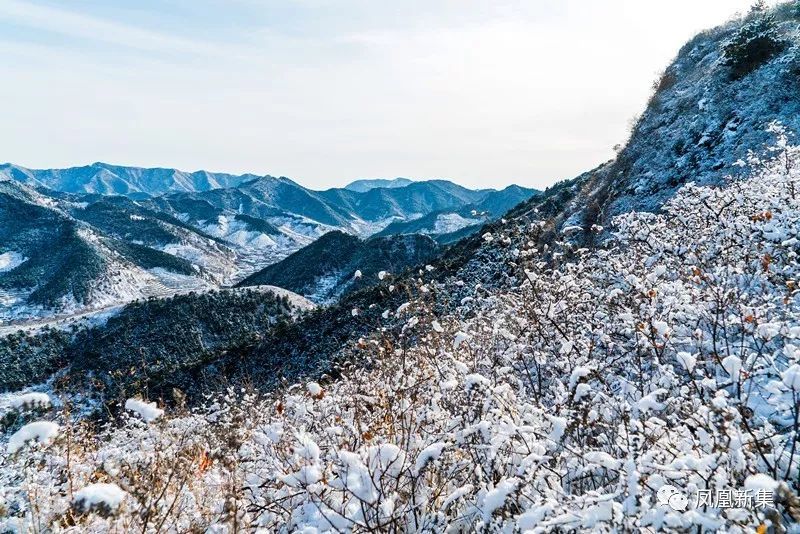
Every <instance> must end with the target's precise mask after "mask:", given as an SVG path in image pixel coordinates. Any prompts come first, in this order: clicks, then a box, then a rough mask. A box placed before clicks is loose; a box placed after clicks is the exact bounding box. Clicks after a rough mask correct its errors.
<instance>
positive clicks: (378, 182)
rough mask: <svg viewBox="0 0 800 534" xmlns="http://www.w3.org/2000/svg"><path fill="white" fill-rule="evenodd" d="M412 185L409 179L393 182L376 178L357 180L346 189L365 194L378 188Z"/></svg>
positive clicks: (393, 180) (398, 179)
mask: <svg viewBox="0 0 800 534" xmlns="http://www.w3.org/2000/svg"><path fill="white" fill-rule="evenodd" d="M412 183H413V180H409V179H408V178H393V179H391V180H389V179H386V178H374V179H364V180H355V181H353V182H350V183H349V184H347V185H346V186H344V188H345V189H349V190H350V191H357V192H359V193H364V192H365V191H369V190H370V189H375V188H377V187H387V188H394V187H405V186H407V185H411V184H412Z"/></svg>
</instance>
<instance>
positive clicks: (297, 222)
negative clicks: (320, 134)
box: [0, 165, 535, 321]
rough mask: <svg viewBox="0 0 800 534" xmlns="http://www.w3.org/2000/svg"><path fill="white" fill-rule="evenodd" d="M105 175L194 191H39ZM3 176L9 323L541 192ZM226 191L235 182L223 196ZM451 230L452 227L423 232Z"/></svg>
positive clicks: (191, 282)
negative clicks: (337, 237) (327, 239)
mask: <svg viewBox="0 0 800 534" xmlns="http://www.w3.org/2000/svg"><path fill="white" fill-rule="evenodd" d="M97 169H101V170H102V171H103V172H105V171H109V169H112V170H114V172H115V173H116V175H120V176H126V177H127V178H126V179H128V180H129V181H130V180H134V179H136V180H138V181H137V182H136V184H138V186H137V187H140V189H135V190H134V189H127V190H126V193H131V192H139V193H142V192H144V191H142V190H141V188H145V189H146V192H148V193H153V192H159V191H162V190H165V189H166V190H170V191H172V190H174V189H185V190H186V191H183V192H174V191H173V192H169V193H166V194H163V195H160V196H149V195H145V197H142V198H138V200H137V199H136V198H134V197H137V196H138V195H135V194H133V195H130V196H123V195H107V194H95V193H92V194H84V193H70V192H64V191H54V190H52V189H47V188H45V187H44V186H43V185H42V184H46V185H49V186H57V187H61V188H64V189H79V190H80V189H87V187H84V185H85V184H86V183H89V182H87V181H81V180H84V179H85V178H86V176H87V174H86V173H94V172H95V171H97ZM0 172H5V173H6V175H5V178H11V179H2V177H1V176H0V192H4V193H5V195H4V196H3V197H2V203H0V220H2V221H3V222H4V224H5V226H4V228H3V230H2V233H0V254H2V255H3V256H2V257H3V258H6V257H7V258H9V259H8V261H5V260H4V262H3V267H2V269H0V291H2V293H0V320H4V321H8V320H11V319H14V320H23V319H31V318H36V317H38V316H42V315H49V314H54V313H55V314H62V315H63V314H74V313H81V312H83V311H85V310H86V309H98V308H105V307H108V306H111V305H115V304H119V303H123V302H127V301H130V300H132V299H135V298H141V297H145V296H148V295H153V294H156V295H164V294H169V293H171V292H175V291H183V290H190V289H203V288H209V287H220V286H226V285H231V284H234V283H236V282H238V281H240V280H241V279H243V278H244V277H246V276H248V275H250V274H252V273H253V272H255V271H258V270H260V269H262V268H264V267H265V266H267V265H270V264H274V263H276V262H278V261H280V260H282V259H283V258H285V257H286V256H288V255H289V254H291V253H292V252H295V251H297V250H298V249H300V248H302V247H304V246H307V245H309V244H311V243H313V242H314V241H315V240H316V239H317V238H319V237H320V236H321V235H323V234H325V233H328V232H330V231H333V230H339V231H344V232H347V233H351V234H354V235H359V236H368V235H370V234H372V233H374V232H376V231H378V230H381V229H383V228H384V227H385V226H386V225H388V224H391V223H392V222H397V221H410V220H414V219H416V218H424V217H426V216H427V215H428V214H429V213H432V212H436V213H442V214H443V216H445V217H446V216H455V215H452V214H453V213H454V211H453V210H462V211H463V210H465V209H469V207H471V206H478V207H479V208H480V206H481V203H482V202H487V203H489V204H492V205H495V204H496V203H497V202H498V199H499V202H500V208H499V209H502V208H503V207H506V208H507V207H510V206H512V205H515V204H517V203H518V202H520V201H522V200H525V199H527V198H530V196H531V195H533V194H534V193H535V192H534V191H532V190H528V189H523V188H515V189H514V192H515V194H513V195H511V196H508V195H507V194H506V192H507V191H509V190H508V189H507V190H504V191H502V192H495V191H489V190H487V191H473V190H470V189H466V188H463V187H460V186H458V185H456V184H453V183H451V182H447V181H430V182H416V183H412V184H410V185H407V186H404V187H398V188H395V189H371V190H368V191H366V192H364V193H359V192H354V191H350V190H346V189H330V190H327V191H313V190H309V189H306V188H304V187H302V186H300V185H298V184H297V183H295V182H293V181H291V180H289V179H287V178H272V177H269V176H267V177H249V176H240V177H231V176H229V175H220V176H217V178H213V176H212V177H211V178H209V179H208V180H205V181H202V180H200V178H201V177H202V176H206V175H208V173H205V174H203V173H194V174H191V175H189V174H186V173H180V172H179V171H170V172H167V170H165V169H137V168H128V167H112V166H107V165H99V166H98V165H94V166H91V167H84V168H78V169H66V170H63V171H47V172H44V171H42V172H39V171H27V170H24V169H22V170H21V169H19V168H17V167H10V166H6V167H5V171H0ZM109 172H110V171H109ZM208 176H211V175H208ZM208 176H207V177H208ZM192 177H193V178H192ZM67 178H69V179H70V180H72V181H69V182H66V181H64V180H66V179H67ZM190 178H192V179H191V180H190ZM58 180H61V181H58ZM192 180H193V181H192ZM222 183H237V184H238V185H236V186H235V187H216V186H218V185H220V184H222ZM76 184H78V185H76ZM81 184H83V185H81ZM198 184H199V185H198ZM212 187H213V188H212ZM88 189H91V188H88ZM195 189H200V191H196V190H195ZM98 190H99V191H101V192H102V193H107V192H108V191H110V190H108V189H102V188H100V189H98ZM495 208H496V206H495ZM493 213H494V214H495V215H498V214H499V213H500V212H499V211H498V209H495V211H493ZM489 216H490V215H488V213H487V214H484V216H483V217H482V218H481V220H484V219H486V218H488V217H489ZM476 220H477V219H476ZM459 228H460V227H459ZM473 230H474V229H473ZM449 231H452V225H450V226H436V227H434V228H433V229H431V230H429V231H428V232H426V233H434V234H435V233H445V232H449ZM388 233H389V234H391V233H392V232H388ZM396 233H405V232H404V231H403V229H402V228H398V231H397V232H396ZM11 259H13V260H14V261H13V263H12V262H11ZM23 259H24V260H25V261H23ZM393 267H394V266H393V265H388V264H387V265H386V266H385V267H384V268H387V269H389V268H393Z"/></svg>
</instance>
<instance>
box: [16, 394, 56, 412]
mask: <svg viewBox="0 0 800 534" xmlns="http://www.w3.org/2000/svg"><path fill="white" fill-rule="evenodd" d="M9 404H10V405H11V407H12V408H16V409H20V408H34V407H36V408H47V407H49V406H50V396H49V395H48V394H47V393H40V392H36V391H34V392H30V393H23V394H22V395H19V396H18V397H14V398H13V399H11V402H10V403H9Z"/></svg>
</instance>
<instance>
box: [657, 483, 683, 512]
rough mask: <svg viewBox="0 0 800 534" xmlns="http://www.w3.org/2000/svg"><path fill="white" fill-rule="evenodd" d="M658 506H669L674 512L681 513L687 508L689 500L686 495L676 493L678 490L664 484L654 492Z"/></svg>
mask: <svg viewBox="0 0 800 534" xmlns="http://www.w3.org/2000/svg"><path fill="white" fill-rule="evenodd" d="M656 498H657V499H658V504H661V505H665V506H669V507H670V508H672V509H673V510H675V511H676V512H682V511H684V510H686V507H687V506H689V499H687V498H686V495H684V494H683V493H681V492H680V491H678V488H676V487H675V486H671V485H670V484H664V485H663V486H661V487H660V488H659V489H658V491H657V492H656Z"/></svg>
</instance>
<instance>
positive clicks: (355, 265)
mask: <svg viewBox="0 0 800 534" xmlns="http://www.w3.org/2000/svg"><path fill="white" fill-rule="evenodd" d="M438 253H439V247H438V245H437V244H436V242H435V241H433V240H432V239H431V238H429V237H427V236H423V235H403V236H390V237H375V238H370V239H367V240H362V239H359V238H357V237H355V236H352V235H349V234H345V233H343V232H330V233H327V234H325V235H324V236H322V237H321V238H319V239H318V240H316V241H315V242H313V243H312V244H310V245H308V246H307V247H304V248H302V249H300V250H298V251H297V252H295V253H294V254H292V255H290V256H289V257H287V258H286V259H285V260H282V261H280V262H278V263H276V264H274V265H270V266H269V267H266V268H264V269H262V270H261V271H258V272H257V273H254V274H252V275H251V276H249V277H247V278H245V279H244V280H242V281H241V282H239V284H238V287H244V286H252V285H273V286H278V287H284V288H286V289H288V290H290V291H293V292H295V293H298V294H300V295H304V296H306V297H308V298H309V299H311V300H312V301H314V302H318V303H326V302H327V303H329V302H331V301H333V300H335V299H337V298H339V297H341V295H343V294H345V293H349V292H351V291H357V290H359V289H363V288H366V287H369V286H372V285H375V284H376V283H377V282H378V274H379V273H380V272H381V271H384V272H391V273H401V272H403V271H404V270H406V269H407V268H409V267H413V266H416V265H421V264H423V265H424V264H425V262H428V261H430V260H432V259H433V258H435V257H436V256H437V255H438Z"/></svg>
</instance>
